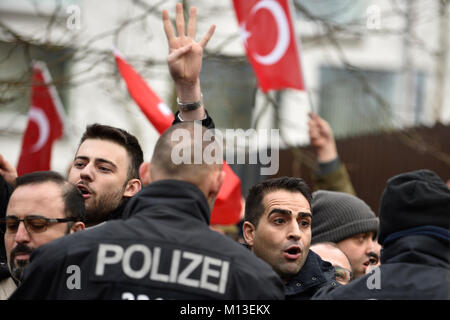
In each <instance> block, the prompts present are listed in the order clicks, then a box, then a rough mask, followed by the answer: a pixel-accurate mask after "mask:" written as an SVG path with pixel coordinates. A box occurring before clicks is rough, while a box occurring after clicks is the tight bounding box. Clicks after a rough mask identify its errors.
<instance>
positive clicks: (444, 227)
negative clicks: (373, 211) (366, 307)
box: [314, 170, 450, 300]
mask: <svg viewBox="0 0 450 320" xmlns="http://www.w3.org/2000/svg"><path fill="white" fill-rule="evenodd" d="M379 216H380V234H379V237H378V242H379V243H380V244H381V245H382V246H383V249H382V251H381V265H380V266H379V267H377V268H375V269H373V270H372V271H371V273H370V274H367V275H366V276H364V277H362V278H359V279H357V280H354V281H353V282H351V283H350V284H348V285H346V286H343V287H341V288H337V289H336V290H333V291H332V292H326V290H324V291H320V292H319V293H318V294H317V296H316V297H314V298H315V299H316V298H317V299H340V300H341V299H389V300H392V299H395V300H404V299H407V300H412V299H420V300H435V299H438V300H442V299H447V300H448V299H450V190H449V189H448V187H447V186H446V185H445V183H444V181H442V180H441V178H440V177H439V176H438V175H437V174H436V173H434V172H433V171H430V170H417V171H412V172H408V173H403V174H400V175H397V176H394V177H392V178H391V179H389V180H388V182H387V186H386V188H385V190H384V192H383V195H382V197H381V204H380V214H379Z"/></svg>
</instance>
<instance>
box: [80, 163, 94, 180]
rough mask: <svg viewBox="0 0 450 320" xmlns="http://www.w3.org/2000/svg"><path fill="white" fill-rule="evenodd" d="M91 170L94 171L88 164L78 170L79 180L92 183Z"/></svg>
mask: <svg viewBox="0 0 450 320" xmlns="http://www.w3.org/2000/svg"><path fill="white" fill-rule="evenodd" d="M93 169H94V168H93V166H92V165H91V164H90V163H88V164H87V165H86V166H84V167H83V168H82V169H81V170H80V178H81V179H82V180H86V181H93V180H94V174H95V173H94V170H93Z"/></svg>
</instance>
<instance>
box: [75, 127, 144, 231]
mask: <svg viewBox="0 0 450 320" xmlns="http://www.w3.org/2000/svg"><path fill="white" fill-rule="evenodd" d="M142 162H143V154H142V149H141V147H140V145H139V142H138V141H137V139H136V138H135V137H134V136H133V135H131V134H129V133H128V132H126V131H125V130H122V129H119V128H115V127H111V126H107V125H101V124H92V125H89V126H88V127H87V128H86V131H85V132H84V134H83V136H82V137H81V141H80V145H79V147H78V150H77V153H76V155H75V159H74V161H73V164H72V167H71V168H70V170H69V175H68V180H69V182H72V183H73V184H75V185H76V186H77V187H78V189H79V190H80V191H81V193H82V195H83V198H84V202H85V206H86V226H87V227H90V226H93V225H96V224H99V223H101V222H103V221H107V220H113V219H120V218H121V216H122V211H123V208H124V205H125V203H126V200H127V199H129V198H130V197H132V196H133V195H135V194H136V193H137V192H138V191H139V190H141V181H140V180H139V166H140V164H141V163H142Z"/></svg>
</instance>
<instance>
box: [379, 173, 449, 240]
mask: <svg viewBox="0 0 450 320" xmlns="http://www.w3.org/2000/svg"><path fill="white" fill-rule="evenodd" d="M379 216H380V235H379V237H378V242H379V243H380V244H383V242H384V240H385V239H386V237H387V236H389V235H390V234H392V233H394V232H398V231H402V230H406V229H411V228H414V227H422V226H437V227H441V228H445V229H447V230H448V229H450V189H449V188H448V187H447V185H446V184H445V183H444V181H442V179H441V178H439V176H438V175H437V174H436V173H434V172H433V171H431V170H425V169H424V170H417V171H412V172H407V173H402V174H400V175H397V176H394V177H392V178H390V179H389V180H388V182H387V184H386V188H385V189H384V191H383V195H382V196H381V203H380V211H379Z"/></svg>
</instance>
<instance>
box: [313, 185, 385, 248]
mask: <svg viewBox="0 0 450 320" xmlns="http://www.w3.org/2000/svg"><path fill="white" fill-rule="evenodd" d="M312 215H313V217H312V226H311V233H312V237H311V244H314V243H318V242H334V243H337V242H339V241H341V240H345V239H347V238H349V237H352V236H354V235H357V234H359V233H366V232H373V233H374V235H376V234H377V231H378V219H377V217H376V216H375V213H373V211H372V210H371V209H370V207H369V206H368V205H367V204H366V203H365V202H364V201H362V200H361V199H359V198H358V197H355V196H354V195H351V194H348V193H344V192H336V191H326V190H319V191H316V192H314V193H313V200H312Z"/></svg>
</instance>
